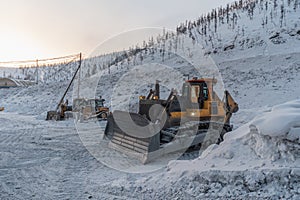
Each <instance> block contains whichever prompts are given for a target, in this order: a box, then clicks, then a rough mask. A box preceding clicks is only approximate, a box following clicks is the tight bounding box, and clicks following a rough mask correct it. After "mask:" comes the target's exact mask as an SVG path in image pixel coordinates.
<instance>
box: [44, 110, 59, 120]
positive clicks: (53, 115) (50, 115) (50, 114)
mask: <svg viewBox="0 0 300 200" xmlns="http://www.w3.org/2000/svg"><path fill="white" fill-rule="evenodd" d="M46 120H60V115H59V114H58V113H57V112H56V111H48V112H47V117H46Z"/></svg>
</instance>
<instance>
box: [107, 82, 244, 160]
mask: <svg viewBox="0 0 300 200" xmlns="http://www.w3.org/2000/svg"><path fill="white" fill-rule="evenodd" d="M216 83H217V80H216V79H214V78H201V79H198V78H197V77H195V78H193V79H191V80H187V81H185V82H184V83H183V86H182V94H181V95H178V94H177V91H176V90H174V89H173V90H172V91H171V93H170V95H169V96H168V98H167V99H160V85H159V82H156V84H155V89H154V90H152V89H151V90H150V92H149V94H148V95H147V96H140V98H139V111H138V113H130V112H125V111H118V110H116V111H114V112H113V113H112V114H110V115H109V116H108V121H107V125H106V128H105V132H104V138H105V139H107V140H109V147H111V148H113V149H115V150H118V151H120V152H122V153H125V154H127V155H130V156H134V157H136V158H138V159H139V160H140V161H141V162H142V163H143V164H145V163H148V162H150V161H151V160H154V159H155V158H159V157H161V156H163V155H164V154H169V153H172V152H178V151H183V152H184V151H186V150H187V149H190V148H195V147H201V148H206V147H207V146H208V145H210V144H214V143H220V142H221V141H222V140H223V136H224V134H225V133H227V132H229V131H231V130H232V125H231V124H230V118H231V116H232V113H235V112H237V111H238V104H237V103H236V102H235V101H234V99H233V98H232V96H231V95H230V94H229V92H228V91H225V92H224V98H223V99H220V98H219V97H218V95H217V94H216V92H215V91H214V85H215V84H216ZM198 149H199V148H198Z"/></svg>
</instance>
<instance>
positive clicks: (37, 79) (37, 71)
mask: <svg viewBox="0 0 300 200" xmlns="http://www.w3.org/2000/svg"><path fill="white" fill-rule="evenodd" d="M36 84H37V85H38V84H39V60H38V59H37V60H36Z"/></svg>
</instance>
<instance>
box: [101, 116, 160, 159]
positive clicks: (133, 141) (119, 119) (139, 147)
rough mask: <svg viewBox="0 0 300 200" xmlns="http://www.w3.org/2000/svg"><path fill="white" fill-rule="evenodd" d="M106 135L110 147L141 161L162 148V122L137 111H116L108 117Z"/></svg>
mask: <svg viewBox="0 0 300 200" xmlns="http://www.w3.org/2000/svg"><path fill="white" fill-rule="evenodd" d="M104 136H105V137H106V138H108V139H109V140H110V141H109V147H111V148H113V149H115V150H117V151H120V152H122V153H125V154H127V155H129V156H133V157H136V158H138V159H139V160H141V162H144V160H147V157H148V154H149V153H151V152H154V151H157V150H158V149H159V148H160V124H154V123H152V122H150V121H149V120H148V119H147V118H145V117H144V116H142V115H139V114H137V113H128V112H124V111H114V112H113V114H111V115H109V116H108V118H107V125H106V128H105V132H104Z"/></svg>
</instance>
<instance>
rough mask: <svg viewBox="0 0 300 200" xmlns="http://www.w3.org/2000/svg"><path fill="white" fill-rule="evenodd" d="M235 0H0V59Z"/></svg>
mask: <svg viewBox="0 0 300 200" xmlns="http://www.w3.org/2000/svg"><path fill="white" fill-rule="evenodd" d="M232 1H233V0H185V1H184V0H147V1H146V0H0V3H1V6H0V25H1V26H0V61H11V60H27V59H42V58H51V57H58V56H65V55H69V54H76V53H79V52H82V53H84V54H85V55H88V54H89V53H90V52H92V51H93V49H94V48H95V47H97V45H98V44H100V43H101V42H103V41H105V40H107V39H108V38H110V37H112V36H114V35H117V34H119V33H121V32H124V31H128V30H132V29H136V28H143V27H160V28H163V27H165V28H167V29H172V30H175V28H176V26H177V25H178V24H179V23H181V22H184V21H185V20H194V19H196V18H197V17H199V16H200V15H201V14H202V13H206V12H208V11H210V10H211V9H212V8H216V7H218V6H220V5H226V3H229V2H232Z"/></svg>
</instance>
